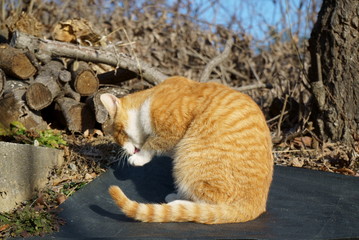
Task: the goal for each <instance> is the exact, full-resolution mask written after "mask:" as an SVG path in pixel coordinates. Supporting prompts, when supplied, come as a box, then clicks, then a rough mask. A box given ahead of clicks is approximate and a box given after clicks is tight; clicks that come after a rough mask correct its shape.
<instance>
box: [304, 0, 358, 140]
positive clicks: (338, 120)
mask: <svg viewBox="0 0 359 240" xmlns="http://www.w3.org/2000/svg"><path fill="white" fill-rule="evenodd" d="M358 14H359V1H358V0H340V1H337V0H324V1H323V5H322V7H321V10H320V12H319V14H318V20H317V22H316V24H315V26H314V28H313V31H312V33H311V37H310V40H309V51H310V54H311V67H310V68H309V79H310V82H311V86H312V93H313V95H314V109H313V117H314V122H315V124H316V129H317V131H318V133H319V134H320V135H321V136H322V138H323V140H326V141H327V140H330V141H341V142H343V143H346V144H353V143H354V141H356V140H359V134H358V131H359V66H358V62H359V32H358V29H359V17H358Z"/></svg>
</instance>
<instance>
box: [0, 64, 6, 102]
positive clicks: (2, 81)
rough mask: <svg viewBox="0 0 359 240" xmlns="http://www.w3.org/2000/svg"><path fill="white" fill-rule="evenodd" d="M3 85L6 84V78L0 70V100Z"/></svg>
mask: <svg viewBox="0 0 359 240" xmlns="http://www.w3.org/2000/svg"><path fill="white" fill-rule="evenodd" d="M5 83H6V76H5V73H4V71H3V70H2V69H1V68H0V98H1V96H2V94H3V93H4V89H5Z"/></svg>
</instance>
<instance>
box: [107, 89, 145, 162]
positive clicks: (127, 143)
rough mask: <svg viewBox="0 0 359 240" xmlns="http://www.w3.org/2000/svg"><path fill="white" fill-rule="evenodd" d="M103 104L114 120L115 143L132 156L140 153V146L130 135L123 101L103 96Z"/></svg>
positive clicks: (110, 96)
mask: <svg viewBox="0 0 359 240" xmlns="http://www.w3.org/2000/svg"><path fill="white" fill-rule="evenodd" d="M100 99H101V102H102V103H103V105H104V106H105V108H106V110H107V111H108V113H109V116H110V119H111V120H112V127H111V128H112V129H111V131H112V136H113V137H114V139H115V141H116V142H117V143H118V144H119V145H120V146H121V147H122V148H123V149H124V150H125V151H126V152H127V153H128V154H130V155H133V154H135V153H137V152H138V151H139V148H140V147H139V146H138V144H136V143H134V142H133V141H132V138H131V137H130V136H129V134H128V131H127V130H128V120H129V119H128V118H129V116H128V109H127V108H126V106H124V104H123V102H122V101H121V99H119V98H117V97H116V96H114V95H112V94H108V93H105V94H102V95H101V96H100Z"/></svg>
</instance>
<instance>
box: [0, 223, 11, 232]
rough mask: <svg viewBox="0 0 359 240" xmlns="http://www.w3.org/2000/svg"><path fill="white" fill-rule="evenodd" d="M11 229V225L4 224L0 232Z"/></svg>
mask: <svg viewBox="0 0 359 240" xmlns="http://www.w3.org/2000/svg"><path fill="white" fill-rule="evenodd" d="M9 227H10V224H4V225H0V232H2V231H4V230H6V229H8V228H9Z"/></svg>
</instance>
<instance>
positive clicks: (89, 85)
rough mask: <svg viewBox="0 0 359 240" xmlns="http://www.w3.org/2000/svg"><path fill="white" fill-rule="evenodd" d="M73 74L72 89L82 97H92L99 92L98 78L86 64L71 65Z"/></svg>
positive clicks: (75, 62)
mask: <svg viewBox="0 0 359 240" xmlns="http://www.w3.org/2000/svg"><path fill="white" fill-rule="evenodd" d="M71 74H72V87H73V88H74V89H75V91H76V92H78V93H79V94H80V95H81V96H90V95H92V94H94V93H95V92H96V91H97V90H98V87H99V81H98V78H97V77H96V74H95V73H94V72H93V71H92V69H91V68H90V66H89V65H88V64H87V63H86V62H82V61H74V62H73V63H72V64H71Z"/></svg>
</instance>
